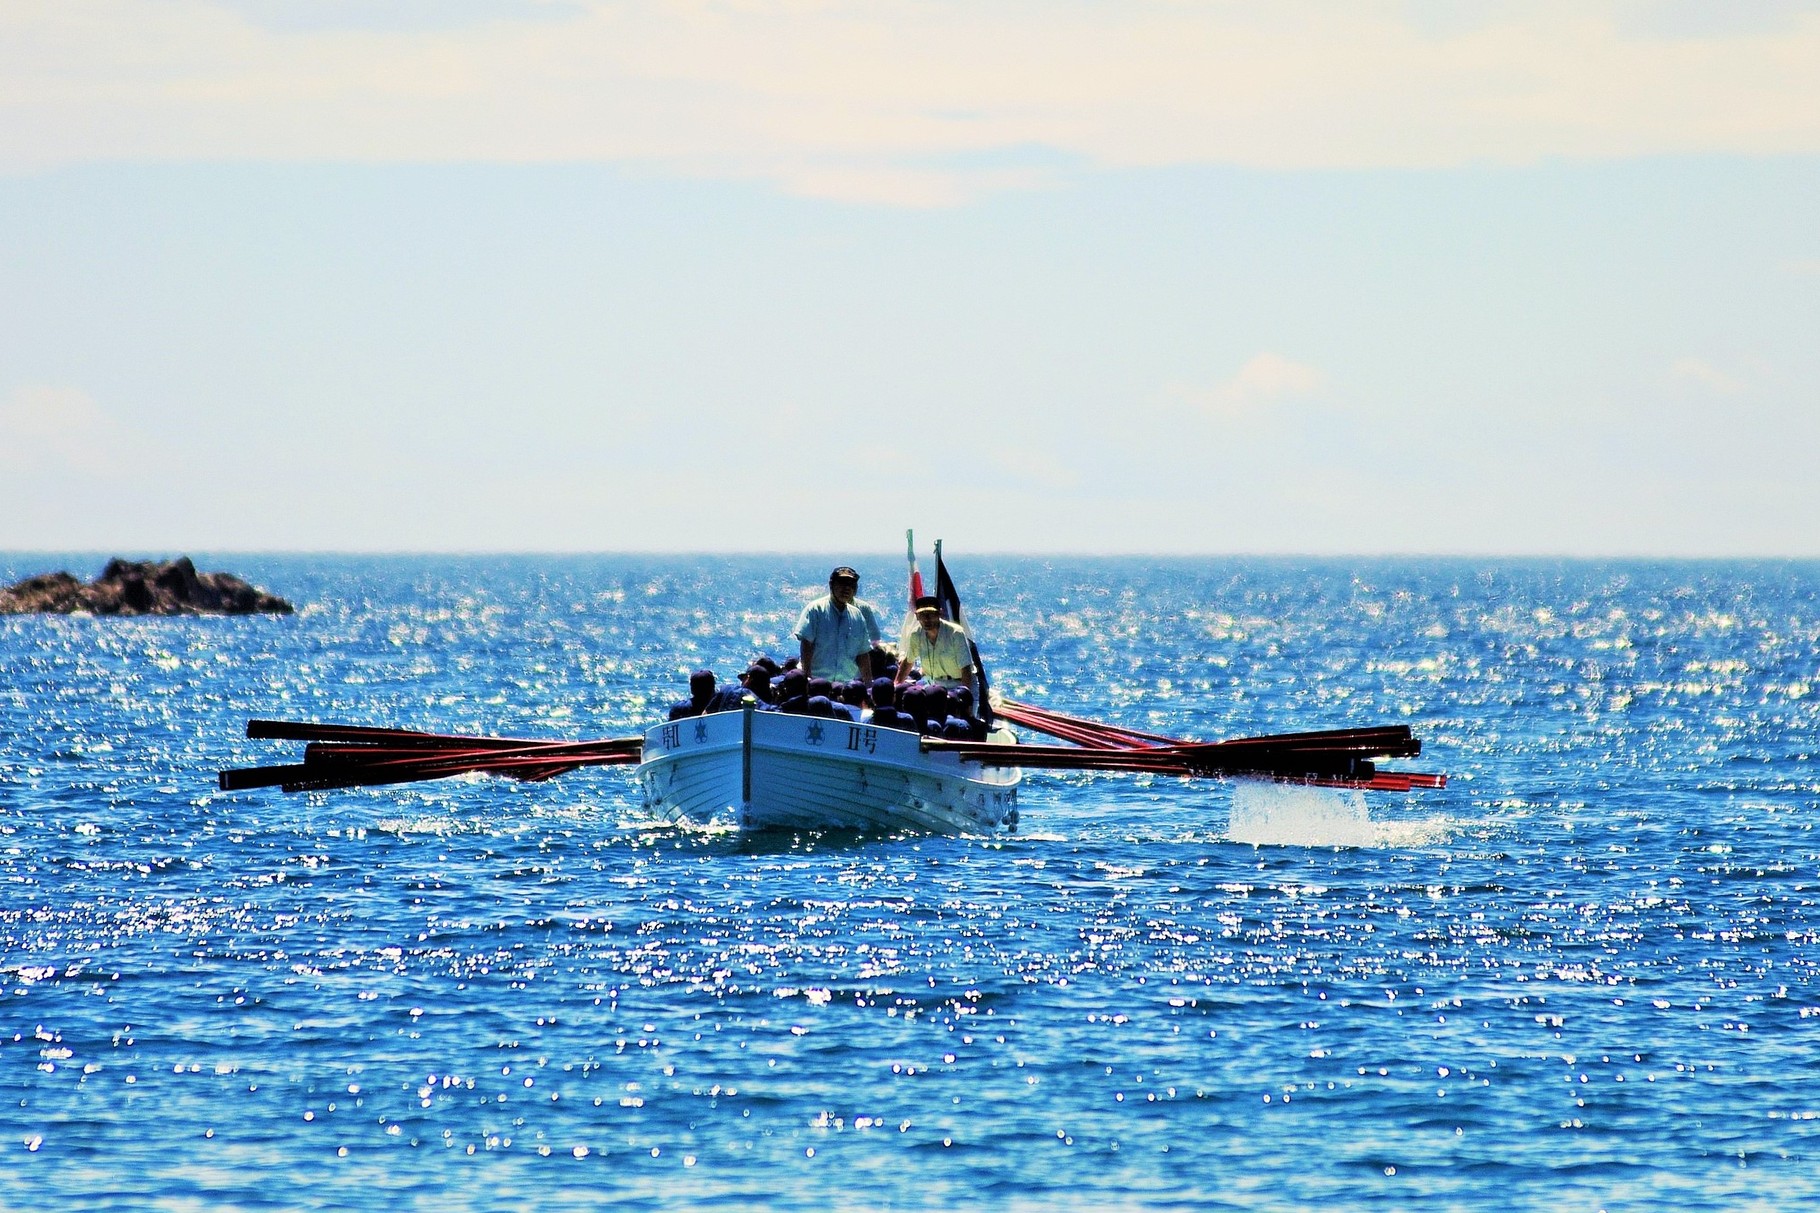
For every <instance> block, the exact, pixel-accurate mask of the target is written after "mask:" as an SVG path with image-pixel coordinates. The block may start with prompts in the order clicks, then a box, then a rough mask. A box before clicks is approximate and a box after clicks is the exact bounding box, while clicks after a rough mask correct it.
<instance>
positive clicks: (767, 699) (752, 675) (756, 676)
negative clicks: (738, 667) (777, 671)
mask: <svg viewBox="0 0 1820 1213" xmlns="http://www.w3.org/2000/svg"><path fill="white" fill-rule="evenodd" d="M771 676H772V675H771V671H770V670H767V669H766V668H765V667H764V666H762V665H759V664H758V663H757V662H754V663H753V664H752V666H751V668H750V669H748V670H747V671H746V672H745V673H744V674H741V675H740V676H739V684H740V685H741V686H743V687H745V688H746V689H747V690H748V691H751V692H752V698H754V699H756V700H758V702H759V703H761V704H764V705H766V706H769V705H770V703H771V701H772V699H773V698H774V697H775V693H774V692H773V691H772V689H771Z"/></svg>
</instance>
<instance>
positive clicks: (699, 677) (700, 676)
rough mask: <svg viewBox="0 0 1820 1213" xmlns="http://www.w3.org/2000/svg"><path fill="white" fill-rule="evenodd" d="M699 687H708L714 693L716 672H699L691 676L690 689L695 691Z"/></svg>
mask: <svg viewBox="0 0 1820 1213" xmlns="http://www.w3.org/2000/svg"><path fill="white" fill-rule="evenodd" d="M697 687H706V688H707V689H708V690H710V691H712V690H713V689H714V671H713V670H697V671H695V672H694V673H693V674H691V675H689V689H690V690H694V689H696V688H697Z"/></svg>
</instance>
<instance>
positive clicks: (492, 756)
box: [218, 720, 644, 792]
mask: <svg viewBox="0 0 1820 1213" xmlns="http://www.w3.org/2000/svg"><path fill="white" fill-rule="evenodd" d="M247 736H248V737H256V738H273V739H278V740H285V741H304V742H308V743H309V744H307V745H306V746H305V747H304V754H303V761H302V762H301V763H287V764H283V765H276V766H263V767H246V768H241V769H236V770H226V771H222V772H221V773H220V775H219V777H218V781H219V784H220V786H221V788H222V790H223V791H238V790H241V789H245V788H265V787H278V788H282V789H283V790H284V791H286V792H303V791H324V790H327V789H330V788H348V787H371V786H375V785H380V784H395V783H415V782H418V781H420V780H429V779H446V778H448V777H450V776H452V775H466V774H470V773H473V772H484V773H488V774H496V775H505V776H508V777H510V778H513V779H522V780H542V779H550V778H552V777H554V776H556V775H561V774H563V773H565V772H568V771H573V770H576V769H578V768H580V767H588V766H613V765H620V764H627V763H635V762H637V761H638V760H639V758H640V756H641V754H642V752H643V749H644V739H643V738H642V737H613V738H607V739H605V740H600V741H536V740H532V739H529V738H523V737H466V736H460V735H455V734H447V733H420V732H417V731H416V730H413V729H383V728H372V727H369V726H365V725H339V724H317V723H314V722H309V721H287V720H252V721H248V722H247Z"/></svg>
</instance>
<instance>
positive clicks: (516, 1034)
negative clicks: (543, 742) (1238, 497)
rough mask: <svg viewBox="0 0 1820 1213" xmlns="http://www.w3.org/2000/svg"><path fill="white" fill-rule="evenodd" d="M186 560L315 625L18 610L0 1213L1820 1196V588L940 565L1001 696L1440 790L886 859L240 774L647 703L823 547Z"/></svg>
mask: <svg viewBox="0 0 1820 1213" xmlns="http://www.w3.org/2000/svg"><path fill="white" fill-rule="evenodd" d="M101 562H102V558H100V557H96V556H92V555H87V556H69V557H59V556H44V555H36V556H25V555H13V556H0V578H3V579H4V580H5V581H9V582H10V581H11V580H14V579H17V578H19V577H23V576H26V575H28V574H31V573H36V572H43V571H48V570H49V569H51V568H56V567H70V568H72V570H73V571H76V572H79V573H81V574H83V575H85V576H86V575H93V573H94V572H95V571H97V569H98V568H99V565H100V564H101ZM199 563H201V564H202V566H203V567H226V568H230V569H232V570H233V571H235V572H238V573H241V574H242V575H245V576H247V577H248V578H249V579H251V580H253V581H255V582H256V583H258V584H260V585H262V586H264V587H266V588H269V589H271V590H273V591H275V592H278V593H281V594H284V595H286V596H287V597H290V598H291V599H293V600H294V601H296V602H297V603H299V605H300V607H301V609H300V611H299V613H298V614H297V615H296V616H294V617H291V618H252V619H93V618H81V617H75V618H10V619H0V733H3V736H0V1162H3V1170H0V1174H4V1175H5V1176H6V1177H7V1179H6V1181H5V1183H4V1185H0V1207H5V1208H19V1209H26V1208H31V1209H37V1208H53V1207H54V1208H119V1209H141V1208H148V1207H150V1208H182V1209H189V1208H217V1207H220V1208H242V1209H277V1208H325V1209H326V1208H337V1209H340V1208H346V1209H394V1208H406V1209H409V1208H422V1209H437V1210H442V1209H447V1208H451V1207H453V1208H501V1209H506V1208H512V1209H516V1208H525V1207H538V1208H552V1209H560V1208H596V1207H606V1206H612V1207H616V1208H617V1207H626V1208H639V1207H648V1208H664V1207H672V1206H699V1205H722V1206H728V1207H746V1206H757V1207H777V1206H786V1205H797V1204H802V1203H805V1202H814V1203H816V1204H818V1205H827V1206H832V1207H836V1208H901V1209H923V1208H944V1209H945V1208H955V1207H972V1206H985V1207H994V1208H999V1207H1002V1208H1032V1207H1047V1206H1055V1205H1060V1206H1063V1207H1089V1206H1114V1207H1133V1208H1225V1207H1232V1208H1251V1207H1298V1206H1304V1207H1325V1206H1331V1205H1335V1204H1342V1203H1344V1204H1347V1205H1358V1204H1363V1205H1372V1206H1379V1207H1396V1208H1414V1209H1438V1208H1462V1207H1500V1208H1547V1209H1577V1208H1585V1209H1594V1208H1606V1209H1619V1208H1629V1209H1656V1208H1664V1207H1677V1208H1749V1207H1757V1208H1773V1209H1793V1208H1802V1207H1813V1206H1814V1205H1815V1204H1816V1202H1820V1047H1817V1045H1820V982H1817V981H1816V972H1815V944H1816V935H1817V933H1820V839H1817V838H1816V836H1815V833H1814V828H1813V827H1814V821H1815V819H1816V805H1817V801H1820V762H1817V760H1820V735H1817V733H1816V723H1817V720H1820V712H1817V707H1816V705H1817V704H1820V565H1815V564H1812V563H1768V562H1760V563H1718V562H1690V563H1659V564H1658V563H1639V562H1622V563H1568V562H1552V561H1508V560H1505V561H1469V560H1449V561H1441V560H1332V561H1303V560H1290V559H1276V560H1264V559H1243V560H1240V559H1206V560H1123V559H1106V560H1089V559H1060V558H1058V559H1054V560H1038V559H1029V558H1016V559H983V558H982V559H974V560H971V561H957V562H956V563H955V565H954V566H953V567H954V571H955V573H956V575H957V578H958V580H959V582H960V585H961V588H962V590H963V592H964V593H965V595H966V596H967V601H968V607H969V610H970V612H971V613H972V615H973V618H974V621H975V624H976V627H977V629H978V631H979V634H980V638H981V640H982V642H983V648H984V649H985V651H986V653H987V660H988V662H989V663H990V666H991V669H992V672H993V674H994V676H995V678H996V680H997V682H998V684H999V685H1000V686H1001V687H1002V688H1003V689H1005V690H1006V691H1008V692H1010V693H1012V694H1014V695H1016V696H1018V697H1020V698H1024V699H1027V700H1030V701H1033V702H1036V703H1040V704H1044V705H1046V706H1050V707H1054V708H1057V709H1060V710H1063V711H1069V712H1075V713H1079V714H1083V715H1089V716H1093V717H1097V718H1101V719H1107V720H1111V721H1116V722H1118V723H1122V724H1126V725H1130V726H1134V727H1138V728H1143V729H1148V730H1155V731H1160V732H1166V733H1171V734H1177V735H1185V736H1192V737H1202V738H1215V737H1222V736H1235V735H1244V734H1251V733H1265V732H1277V731H1283V730H1289V729H1313V728H1332V727H1342V726H1349V725H1362V724H1374V723H1381V722H1407V723H1409V724H1410V725H1412V726H1413V727H1414V728H1415V730H1416V732H1417V734H1418V735H1419V736H1420V737H1421V738H1422V739H1423V740H1424V742H1425V744H1426V746H1427V751H1426V753H1425V754H1424V755H1423V756H1422V757H1421V758H1420V759H1418V760H1414V761H1411V762H1405V763H1402V764H1400V765H1403V766H1406V767H1413V768H1415V769H1423V770H1442V771H1445V772H1447V773H1448V774H1449V775H1450V776H1451V777H1452V781H1451V783H1450V784H1449V786H1448V787H1447V789H1445V790H1444V791H1440V792H1427V793H1418V794H1415V795H1411V796H1392V795H1376V794H1373V795H1370V796H1360V795H1358V794H1356V793H1342V792H1322V791H1313V790H1307V789H1290V788H1282V787H1276V786H1271V785H1261V786H1260V785H1252V784H1241V785H1233V784H1226V783H1219V782H1212V781H1183V780H1177V779H1152V778H1146V777H1137V776H1121V775H1102V774H1075V773H1057V774H1045V773H1041V772H1033V773H1031V774H1030V775H1029V776H1028V778H1027V781H1026V783H1025V786H1024V789H1023V792H1022V795H1021V797H1020V800H1021V803H1022V809H1023V821H1022V824H1021V827H1020V831H1019V833H1017V834H1016V835H1015V836H1012V837H1009V838H1006V837H1003V836H1001V837H996V838H989V839H988V838H901V839H860V840H854V839H826V838H814V837H805V838H761V839H742V838H740V837H739V836H737V835H736V834H734V833H731V832H728V831H725V830H719V831H717V830H700V829H681V828H676V827H672V826H668V825H664V824H661V823H657V822H653V821H650V820H647V819H644V818H643V817H641V814H640V810H639V807H638V801H637V798H636V797H635V795H634V794H633V791H632V783H631V780H630V778H629V777H628V774H629V773H628V771H627V770H626V769H624V768H608V769H604V770H595V771H584V772H578V773H575V774H571V775H567V776H564V777H562V778H561V779H559V780H557V781H555V782H552V783H548V784H531V785H523V784H517V783H513V782H510V781H505V780H489V779H483V778H471V779H463V780H450V781H443V782H440V783H430V784H419V785H407V786H401V787H392V788H380V789H367V790H360V791H345V792H335V793H328V794H314V795H308V796H285V795H282V794H280V793H278V792H277V791H276V790H272V791H259V792H243V793H234V794H225V793H221V792H218V791H216V790H215V784H214V779H215V772H216V771H217V770H218V769H219V768H221V767H225V766H239V765H251V764H256V763H260V762H270V761H278V760H282V759H284V758H285V757H286V756H287V755H291V754H294V752H295V747H294V746H293V747H287V746H285V745H282V744H277V743H267V742H250V741H248V740H246V739H245V738H244V736H243V735H242V731H243V726H244V724H245V721H246V719H247V718H249V717H254V716H260V717H278V718H288V719H316V720H327V721H344V722H355V723H371V724H384V725H397V726H407V727H417V728H425V729H432V730H438V731H475V732H485V733H506V734H514V735H529V736H548V737H553V738H555V737H562V738H582V737H605V736H619V735H624V734H627V733H630V732H634V731H638V730H640V729H641V728H642V727H643V726H644V725H646V724H647V723H648V722H649V721H650V719H651V718H652V716H653V714H654V712H655V711H656V710H657V709H658V708H659V707H660V706H661V705H663V704H665V703H667V702H669V701H670V700H672V699H675V698H678V697H681V696H682V695H683V693H684V681H685V677H686V673H687V671H689V670H690V669H693V668H695V667H698V666H703V665H708V666H712V667H714V668H716V669H718V670H720V671H722V672H723V673H727V674H730V673H731V672H733V671H734V670H736V669H737V668H739V667H742V666H743V665H744V664H745V662H746V661H747V659H749V658H750V657H751V656H752V655H753V654H754V653H755V652H759V651H771V652H780V651H783V650H784V645H783V638H784V636H785V634H786V632H787V631H788V629H789V626H790V624H791V622H792V620H793V617H794V613H795V610H796V606H797V604H798V603H799V602H800V601H801V600H802V598H803V596H804V595H806V594H807V593H809V592H812V591H813V590H814V588H815V587H816V585H817V583H818V582H819V581H820V579H821V578H822V577H823V576H825V570H826V566H827V564H828V561H827V560H825V559H822V558H813V559H811V558H793V557H769V558H757V557H741V558H707V557H566V558H565V557H496V558H483V557H474V558H459V559H430V558H407V557H389V558H356V557H305V556H246V555H241V556H234V557H222V558H206V557H205V558H202V559H200V561H199ZM862 571H863V572H865V573H866V575H867V581H866V590H867V592H868V596H870V597H872V598H874V599H875V600H879V601H894V600H895V598H896V594H897V589H896V587H897V586H898V585H899V584H900V572H899V566H896V565H893V564H892V563H891V562H889V561H887V560H884V559H882V558H881V559H878V560H873V561H870V562H866V563H865V565H864V567H863V569H862Z"/></svg>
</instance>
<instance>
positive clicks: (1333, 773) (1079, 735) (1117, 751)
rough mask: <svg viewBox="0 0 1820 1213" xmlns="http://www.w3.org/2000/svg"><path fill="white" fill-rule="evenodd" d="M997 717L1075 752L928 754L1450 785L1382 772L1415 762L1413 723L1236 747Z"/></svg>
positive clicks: (937, 745) (1002, 708)
mask: <svg viewBox="0 0 1820 1213" xmlns="http://www.w3.org/2000/svg"><path fill="white" fill-rule="evenodd" d="M996 711H997V712H998V714H999V715H1001V716H1003V717H1004V718H1005V719H1007V720H1009V721H1011V722H1012V723H1014V724H1018V725H1022V726H1023V727H1025V728H1028V729H1031V730H1034V731H1036V732H1040V733H1047V734H1048V735H1050V736H1052V737H1059V738H1061V739H1062V740H1063V741H1071V742H1073V743H1074V744H1073V745H1070V746H1051V745H1018V746H1001V745H993V744H990V743H985V742H970V741H936V740H929V741H926V742H924V743H923V745H924V748H925V749H929V750H939V751H942V752H945V753H950V754H958V755H960V756H961V757H963V758H968V759H972V760H974V761H976V762H980V763H983V764H987V765H993V766H1016V767H1048V768H1052V769H1059V770H1076V771H1140V772H1142V771H1147V772H1151V773H1154V774H1158V775H1203V776H1205V775H1212V776H1227V777H1231V776H1255V777H1259V778H1267V779H1279V780H1288V781H1293V782H1297V783H1312V784H1321V785H1326V786H1333V787H1355V788H1365V789H1369V790H1371V791H1375V792H1407V791H1410V790H1412V789H1415V788H1439V787H1445V786H1446V784H1447V777H1446V776H1445V775H1433V774H1428V773H1426V772H1420V771H1380V770H1378V769H1377V765H1376V760H1378V759H1383V758H1413V757H1415V756H1416V755H1418V754H1420V753H1421V752H1422V743H1421V742H1420V741H1418V740H1417V739H1416V738H1415V736H1414V735H1413V734H1412V733H1411V732H1410V729H1409V726H1408V725H1400V724H1399V725H1382V726H1378V727H1375V728H1364V729H1327V730H1322V731H1319V732H1308V733H1277V734H1272V735H1270V736H1265V737H1239V738H1234V739H1232V740H1230V741H1209V742H1202V741H1184V740H1182V739H1180V738H1175V737H1165V736H1163V735H1162V734H1159V733H1145V732H1141V731H1138V730H1135V729H1126V728H1121V727H1119V726H1117V725H1108V724H1101V723H1099V722H1098V721H1092V720H1083V719H1081V718H1080V717H1077V716H1068V715H1065V714H1064V713H1061V712H1053V711H1050V710H1049V709H1047V708H1039V707H1036V706H1034V705H1032V704H1027V703H1019V702H1017V701H1015V700H1011V701H1006V702H1004V703H1002V704H1000V705H999V706H998V707H997V709H996Z"/></svg>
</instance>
